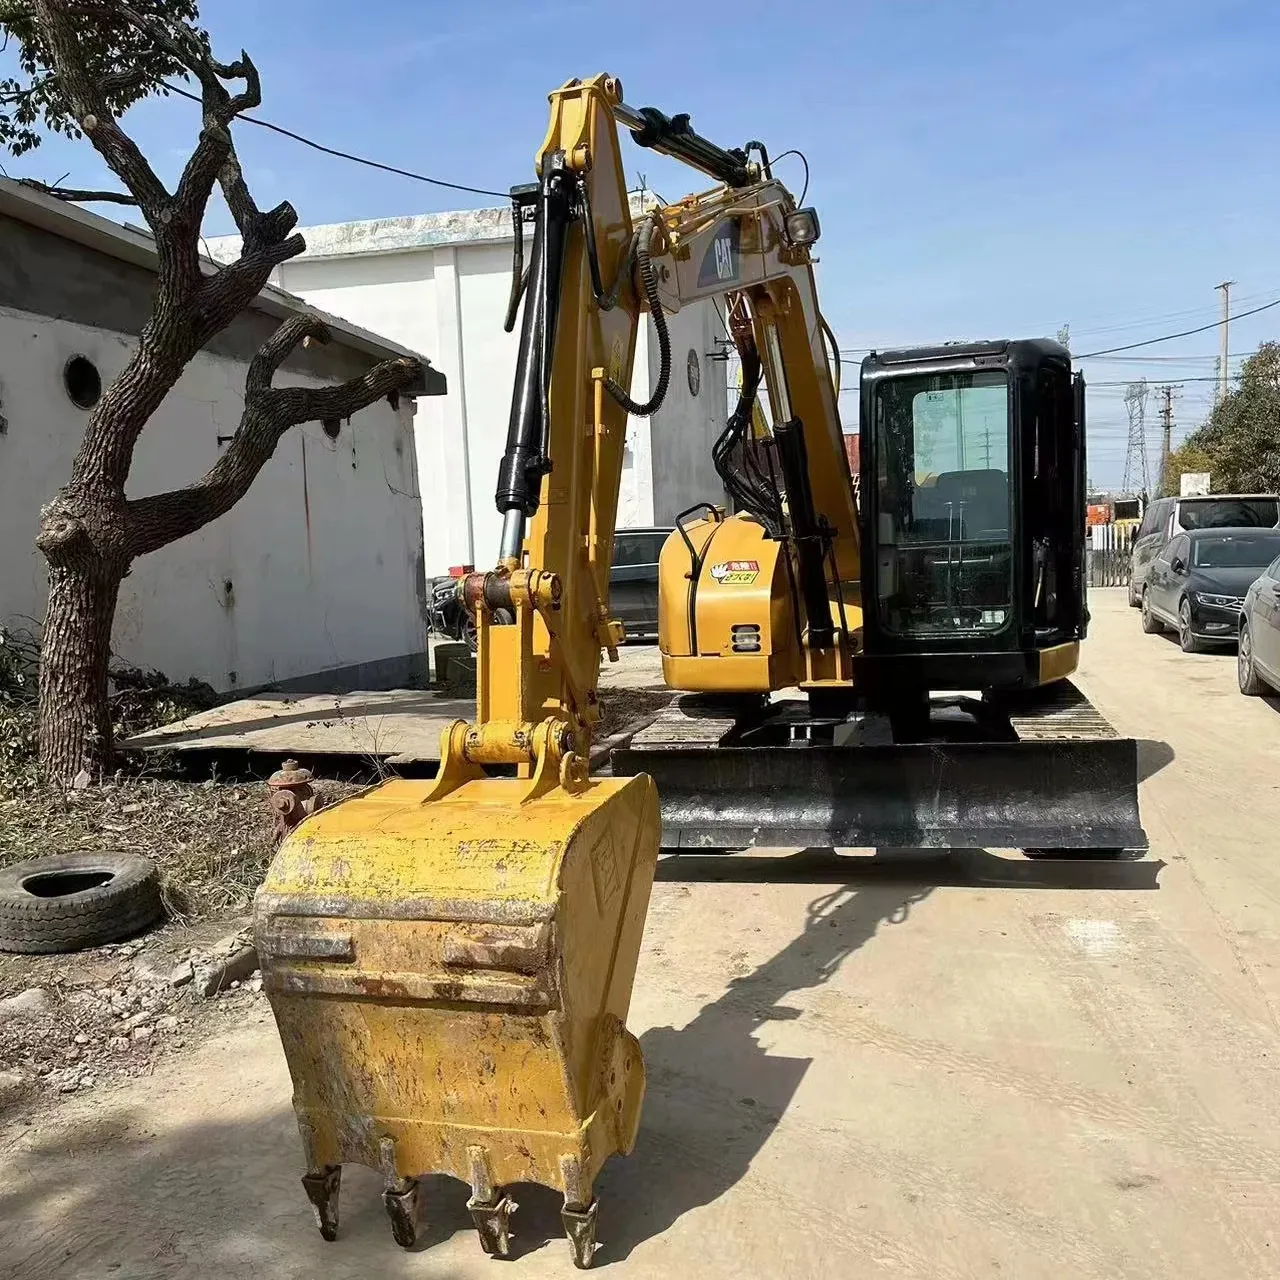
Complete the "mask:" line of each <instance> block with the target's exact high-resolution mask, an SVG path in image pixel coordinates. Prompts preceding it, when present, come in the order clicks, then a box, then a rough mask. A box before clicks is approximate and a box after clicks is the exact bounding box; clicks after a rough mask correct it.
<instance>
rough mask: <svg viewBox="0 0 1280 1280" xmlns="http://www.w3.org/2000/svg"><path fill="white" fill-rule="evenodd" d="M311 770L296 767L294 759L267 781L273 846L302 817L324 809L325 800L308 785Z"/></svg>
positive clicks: (282, 766) (283, 765) (286, 762)
mask: <svg viewBox="0 0 1280 1280" xmlns="http://www.w3.org/2000/svg"><path fill="white" fill-rule="evenodd" d="M311 777H312V775H311V770H310V769H302V768H299V766H298V762H297V761H296V760H286V761H285V762H284V763H283V764H282V765H281V767H280V768H279V769H277V770H276V771H275V773H273V774H272V775H271V777H269V778H268V779H267V786H268V787H269V788H270V791H271V811H272V812H273V813H274V814H275V819H276V843H277V844H279V843H280V841H281V840H283V839H284V838H285V836H287V835H288V834H289V832H290V831H292V830H293V829H294V827H296V826H297V825H298V823H300V822H301V821H302V820H303V818H307V817H310V816H311V814H313V813H315V812H316V810H317V809H322V808H323V807H324V797H323V796H321V795H319V794H318V793H317V792H316V790H315V788H314V787H313V786H312V785H311Z"/></svg>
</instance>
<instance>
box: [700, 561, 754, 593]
mask: <svg viewBox="0 0 1280 1280" xmlns="http://www.w3.org/2000/svg"><path fill="white" fill-rule="evenodd" d="M759 575H760V564H759V562H758V561H756V560H722V561H721V562H720V563H719V564H713V565H712V566H711V577H712V580H713V581H715V582H718V583H720V585H721V586H724V587H733V586H737V587H746V586H750V585H751V583H753V582H754V581H755V580H756V578H757V577H759Z"/></svg>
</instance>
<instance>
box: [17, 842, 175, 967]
mask: <svg viewBox="0 0 1280 1280" xmlns="http://www.w3.org/2000/svg"><path fill="white" fill-rule="evenodd" d="M163 911H164V906H163V904H162V903H161V901H160V873H159V871H158V870H157V869H156V865H155V863H153V862H151V861H149V860H148V859H147V858H139V857H136V856H135V855H133V854H127V853H63V854H58V855H57V856H55V857H51V858H32V859H30V860H29V861H26V862H17V863H14V864H13V866H10V867H5V868H4V869H3V870H0V951H22V952H27V953H41V954H53V953H57V952H63V951H81V950H83V949H84V948H86V947H99V946H101V945H102V944H103V943H105V942H115V941H116V940H117V939H119V938H127V937H130V936H131V935H132V934H135V933H137V932H138V931H139V930H141V929H145V928H146V926H147V925H149V924H152V923H153V922H154V921H155V920H157V919H159V917H160V915H161V914H162V913H163Z"/></svg>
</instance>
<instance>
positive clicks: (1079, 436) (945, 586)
mask: <svg viewBox="0 0 1280 1280" xmlns="http://www.w3.org/2000/svg"><path fill="white" fill-rule="evenodd" d="M860 420H861V424H862V429H861V433H860V441H859V448H860V452H861V458H860V463H861V475H862V485H861V494H860V498H861V502H860V511H859V523H860V526H861V530H862V539H861V545H862V581H863V591H862V604H863V628H864V633H863V645H862V648H861V652H860V653H859V655H858V657H857V658H856V660H855V669H856V673H857V674H856V678H857V683H858V685H859V686H860V687H861V688H862V689H864V690H866V691H868V693H869V695H870V696H871V697H872V698H873V699H874V700H875V701H876V702H878V703H880V704H882V705H886V706H890V707H893V708H901V707H905V706H910V705H912V703H913V702H914V703H916V704H917V705H918V704H919V701H920V700H921V699H922V698H925V697H927V695H928V693H929V691H930V690H944V689H967V690H981V691H983V692H984V693H987V694H989V695H1002V694H1015V693H1026V692H1028V691H1031V690H1035V689H1039V688H1041V687H1042V686H1045V685H1048V684H1052V683H1054V682H1056V681H1060V680H1062V679H1064V678H1065V677H1067V676H1069V675H1070V674H1071V673H1072V672H1073V671H1074V670H1075V668H1076V665H1077V661H1078V657H1079V648H1080V641H1081V640H1082V639H1083V638H1084V635H1085V630H1086V627H1087V623H1088V612H1087V609H1086V605H1085V574H1084V555H1085V547H1084V531H1085V487H1086V485H1085V439H1084V381H1083V378H1082V377H1081V375H1080V374H1078V373H1077V374H1075V375H1074V376H1073V374H1072V371H1071V357H1070V354H1069V353H1068V352H1067V350H1066V348H1065V347H1063V346H1061V345H1060V344H1059V343H1057V342H1052V341H1049V340H1045V339H1030V340H1020V341H1012V342H1010V341H1002V342H976V343H957V344H952V345H947V346H941V347H914V348H911V349H908V350H901V351H885V352H880V353H872V354H871V355H869V356H868V357H867V358H866V359H865V360H864V361H863V362H862V382H861V419H860Z"/></svg>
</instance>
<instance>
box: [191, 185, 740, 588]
mask: <svg viewBox="0 0 1280 1280" xmlns="http://www.w3.org/2000/svg"><path fill="white" fill-rule="evenodd" d="M633 208H634V209H635V211H637V212H638V211H639V208H640V205H639V202H638V198H633ZM302 232H303V235H304V236H305V237H306V241H307V250H306V252H305V253H304V254H302V255H301V256H299V257H297V258H293V259H291V260H290V261H289V262H286V263H284V265H283V266H281V267H280V268H279V269H278V270H277V272H276V273H275V275H274V276H273V277H272V279H273V280H274V281H275V282H276V283H277V284H279V285H280V286H281V287H282V288H284V289H287V290H288V291H289V292H290V293H295V294H297V295H299V296H300V297H303V298H305V299H307V301H309V302H313V303H315V304H316V305H317V306H321V307H324V308H325V310H327V311H332V312H334V313H336V314H338V315H342V316H345V317H347V319H349V320H352V321H354V322H355V323H357V324H361V325H365V326H367V327H368V328H370V329H372V330H374V331H375V332H378V333H385V334H387V335H389V336H390V337H392V338H394V339H396V340H397V341H399V342H403V343H405V344H406V345H407V346H409V347H412V348H414V349H415V350H422V351H430V352H432V353H433V357H434V359H435V360H436V363H437V364H438V365H439V367H440V369H441V370H442V371H443V372H444V373H445V375H446V376H447V377H448V380H449V394H448V395H447V396H445V397H443V398H441V399H438V400H431V401H427V402H424V404H423V405H422V407H421V408H420V409H419V413H418V419H417V423H416V431H417V437H418V474H419V476H420V477H421V485H422V498H423V509H424V512H425V520H424V524H425V535H424V536H425V549H426V569H427V573H428V575H436V574H444V573H446V572H447V571H448V569H449V568H450V567H451V566H454V565H463V564H471V565H485V564H488V563H490V562H491V561H492V560H493V559H494V557H495V556H496V555H497V551H498V538H499V533H500V531H501V527H502V520H501V517H500V516H499V514H498V512H497V510H496V508H495V506H494V489H495V487H496V484H497V478H498V463H499V461H500V459H501V457H502V453H503V449H504V448H505V446H506V438H507V420H508V417H509V414H510V409H511V390H512V383H513V381H514V376H515V361H516V349H517V344H518V339H519V325H518V324H517V326H516V331H515V332H514V333H510V334H508V333H505V332H504V331H503V327H502V322H503V318H504V316H505V314H506V310H507V301H508V297H509V295H510V290H511V257H512V254H511V245H512V240H513V236H512V230H511V212H510V210H509V209H477V210H473V211H467V212H458V213H433V214H422V215H419V216H416V217H403V218H381V219H377V220H375V221H368V222H347V223H340V224H336V225H331V226H316V227H306V228H303V229H302ZM527 247H528V246H527V245H526V249H527ZM209 248H210V252H211V253H212V254H213V255H214V257H225V256H233V255H234V254H235V253H236V252H238V248H239V241H238V239H237V238H236V237H228V238H223V239H216V240H212V241H210V245H209ZM667 324H668V328H669V330H670V334H671V363H672V374H671V384H670V390H669V391H668V393H667V398H666V401H665V402H664V404H663V406H662V408H661V409H660V410H659V411H658V412H657V413H656V414H655V415H654V416H653V417H652V418H651V419H643V418H632V419H631V420H630V422H629V424H628V427H627V447H626V454H625V457H624V463H623V466H624V470H623V479H622V485H621V490H620V493H619V504H618V523H619V525H621V526H624V527H627V526H630V527H635V526H643V525H653V524H669V523H670V522H671V521H672V520H674V518H675V516H676V515H677V514H678V513H679V512H680V511H683V510H684V509H685V508H686V507H689V506H691V505H693V504H694V503H695V502H723V501H724V487H723V485H722V484H721V482H720V478H719V476H718V475H717V474H716V471H715V468H714V466H713V465H712V461H711V446H712V444H713V443H714V441H715V439H716V437H717V436H718V435H719V434H720V432H721V431H722V430H723V429H724V423H725V416H726V413H727V403H726V401H727V397H726V393H725V366H724V364H723V363H722V362H721V361H717V360H715V359H713V357H717V356H718V355H719V351H720V347H719V346H718V344H717V339H723V338H724V336H725V334H724V328H723V326H722V325H721V324H720V321H719V317H718V316H717V313H716V310H715V307H714V306H713V305H712V304H711V303H710V302H709V301H705V302H699V303H696V304H693V305H691V306H688V307H685V308H683V309H682V310H681V311H680V312H679V313H678V314H676V315H673V316H670V317H668V321H667ZM721 359H722V358H721ZM657 372H658V344H657V340H656V336H655V335H654V332H653V328H652V322H649V321H647V322H646V323H645V324H644V325H642V326H641V328H640V332H639V336H638V340H637V343H636V358H635V373H634V377H633V379H632V386H631V394H632V397H633V398H634V399H637V400H641V401H643V400H646V399H648V396H649V392H650V386H651V385H652V382H653V380H655V379H656V377H657Z"/></svg>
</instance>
